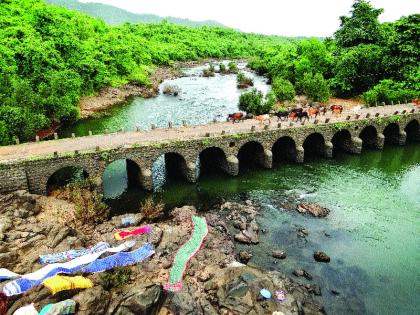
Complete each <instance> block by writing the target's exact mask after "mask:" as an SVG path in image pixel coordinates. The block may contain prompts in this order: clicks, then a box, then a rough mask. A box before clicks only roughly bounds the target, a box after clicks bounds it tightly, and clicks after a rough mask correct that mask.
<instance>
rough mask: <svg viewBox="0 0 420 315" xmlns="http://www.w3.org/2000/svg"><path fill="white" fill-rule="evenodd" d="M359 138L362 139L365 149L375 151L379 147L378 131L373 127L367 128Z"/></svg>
mask: <svg viewBox="0 0 420 315" xmlns="http://www.w3.org/2000/svg"><path fill="white" fill-rule="evenodd" d="M359 138H360V139H362V141H363V147H364V148H371V149H374V148H376V147H377V146H376V142H377V138H378V130H377V129H376V127H375V126H372V125H369V126H366V127H365V128H363V129H362V131H361V132H360V134H359Z"/></svg>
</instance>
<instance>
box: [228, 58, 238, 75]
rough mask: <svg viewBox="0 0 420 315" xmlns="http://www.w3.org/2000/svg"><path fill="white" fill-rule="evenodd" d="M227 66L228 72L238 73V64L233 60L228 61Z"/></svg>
mask: <svg viewBox="0 0 420 315" xmlns="http://www.w3.org/2000/svg"><path fill="white" fill-rule="evenodd" d="M228 68H229V72H230V73H238V71H239V69H238V65H237V64H236V62H233V61H231V62H229V64H228Z"/></svg>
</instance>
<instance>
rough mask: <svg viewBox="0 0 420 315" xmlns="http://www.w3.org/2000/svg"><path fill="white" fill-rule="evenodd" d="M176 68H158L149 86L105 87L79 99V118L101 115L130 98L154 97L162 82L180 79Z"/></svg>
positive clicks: (130, 84)
mask: <svg viewBox="0 0 420 315" xmlns="http://www.w3.org/2000/svg"><path fill="white" fill-rule="evenodd" d="M178 69H179V68H178V67H159V68H157V69H156V70H155V72H154V73H153V74H152V76H151V77H150V85H149V86H146V85H136V84H133V83H129V84H126V85H123V86H121V87H117V88H115V87H106V88H104V89H102V90H101V91H99V93H98V95H94V96H84V97H82V98H81V99H80V102H79V105H80V116H81V118H88V117H93V116H99V115H102V114H103V113H104V112H105V111H106V110H108V109H110V108H111V107H113V106H115V105H119V104H123V103H125V102H126V101H127V100H128V99H129V98H130V97H133V96H142V97H144V98H149V97H154V96H156V95H158V94H159V85H160V84H161V83H162V82H163V81H164V80H171V79H176V78H179V77H182V76H183V74H182V73H181V72H180V71H179V70H178Z"/></svg>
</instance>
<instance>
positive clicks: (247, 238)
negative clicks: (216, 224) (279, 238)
mask: <svg viewBox="0 0 420 315" xmlns="http://www.w3.org/2000/svg"><path fill="white" fill-rule="evenodd" d="M235 241H237V242H240V243H244V244H258V243H259V239H258V234H257V233H256V232H255V231H252V230H251V229H248V230H244V231H241V232H239V233H238V234H236V235H235Z"/></svg>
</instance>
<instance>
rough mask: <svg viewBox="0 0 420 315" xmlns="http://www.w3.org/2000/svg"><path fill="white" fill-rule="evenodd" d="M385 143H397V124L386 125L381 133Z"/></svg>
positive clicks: (398, 128)
mask: <svg viewBox="0 0 420 315" xmlns="http://www.w3.org/2000/svg"><path fill="white" fill-rule="evenodd" d="M383 134H384V136H385V142H386V143H394V144H398V143H399V138H400V126H399V125H398V124H397V123H391V124H389V125H387V126H386V127H385V129H384V132H383Z"/></svg>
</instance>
